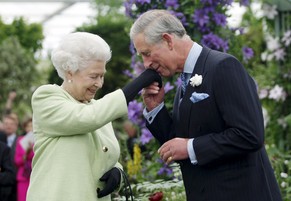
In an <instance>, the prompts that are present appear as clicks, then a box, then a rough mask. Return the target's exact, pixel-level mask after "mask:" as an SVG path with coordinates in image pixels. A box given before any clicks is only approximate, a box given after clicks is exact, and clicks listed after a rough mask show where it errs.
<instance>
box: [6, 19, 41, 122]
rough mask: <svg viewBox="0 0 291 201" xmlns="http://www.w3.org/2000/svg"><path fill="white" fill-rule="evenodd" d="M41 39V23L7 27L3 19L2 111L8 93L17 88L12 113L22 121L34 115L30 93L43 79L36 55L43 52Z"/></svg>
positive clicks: (21, 22)
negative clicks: (32, 113)
mask: <svg viewBox="0 0 291 201" xmlns="http://www.w3.org/2000/svg"><path fill="white" fill-rule="evenodd" d="M42 40H43V34H42V26H41V25H40V24H28V23H26V22H25V21H24V20H23V19H22V18H18V19H14V21H13V22H12V23H11V24H5V23H4V22H3V21H2V19H1V18H0V74H1V79H0V86H1V88H0V108H1V109H0V110H2V109H4V105H5V103H6V100H7V98H8V97H7V96H8V93H9V91H11V90H12V89H15V90H16V91H17V97H16V100H15V101H14V104H13V111H14V112H16V113H17V114H18V115H19V116H20V119H21V117H23V116H24V115H27V113H31V109H30V98H31V93H32V91H33V89H34V86H35V85H36V84H37V83H38V82H39V79H40V75H39V73H38V71H37V69H36V65H37V60H36V58H35V54H36V52H37V51H39V50H40V49H41V47H42V46H41V43H42ZM1 113H2V111H1Z"/></svg>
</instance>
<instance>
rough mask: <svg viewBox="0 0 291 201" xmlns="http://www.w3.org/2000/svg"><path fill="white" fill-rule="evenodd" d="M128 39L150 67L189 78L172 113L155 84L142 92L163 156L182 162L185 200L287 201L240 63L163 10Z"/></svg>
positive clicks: (144, 16) (147, 18) (258, 108)
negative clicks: (202, 41)
mask: <svg viewBox="0 0 291 201" xmlns="http://www.w3.org/2000/svg"><path fill="white" fill-rule="evenodd" d="M130 37H131V39H132V41H133V43H134V46H135V48H136V50H137V53H138V54H140V55H141V57H142V59H143V61H144V65H145V67H146V68H152V69H154V70H156V71H157V72H158V73H159V74H160V75H162V76H164V77H171V76H173V75H175V74H176V73H181V75H183V76H182V77H181V78H183V80H185V82H186V85H185V87H180V88H179V89H178V91H177V93H176V97H175V100H174V107H173V114H172V115H170V113H169V112H168V111H167V108H166V107H165V105H164V103H163V101H164V94H165V92H164V89H163V88H161V89H160V88H159V87H158V85H157V83H154V84H152V85H151V86H149V87H147V88H145V89H144V90H143V99H144V103H145V105H146V109H145V110H144V116H145V118H146V119H147V127H148V128H149V130H150V131H151V132H152V134H153V135H154V136H155V138H156V139H157V140H158V141H159V142H160V143H161V145H162V146H161V147H160V149H159V150H158V151H159V154H160V156H161V158H162V159H163V160H164V161H165V162H166V163H170V162H172V161H176V162H178V163H179V164H180V167H181V171H182V175H183V181H184V185H185V190H186V196H187V201H281V200H282V198H281V195H280V190H279V187H278V184H277V181H276V179H275V176H274V172H273V169H272V167H271V164H270V161H269V159H268V156H267V153H266V150H265V147H264V126H263V116H262V110H261V105H260V103H259V99H258V96H257V91H256V85H255V83H254V81H253V79H252V78H251V77H250V76H249V75H248V73H247V72H246V70H245V69H244V67H243V66H242V64H241V63H240V62H239V61H238V60H237V59H236V58H235V57H233V56H231V55H229V54H226V53H222V52H218V51H214V50H211V49H209V48H207V47H202V46H200V45H199V44H197V43H195V42H194V41H192V40H191V39H190V37H189V36H188V35H187V33H186V31H185V29H184V27H183V26H182V24H181V22H180V21H179V20H178V19H177V18H176V17H174V16H173V15H171V14H170V13H168V12H167V11H163V10H152V11H148V12H146V13H144V14H142V15H141V16H140V17H139V18H138V19H137V21H135V23H134V24H133V26H132V28H131V30H130ZM184 73H188V75H187V74H184ZM187 77H188V79H187ZM191 77H192V78H191ZM182 86H183V85H182ZM182 88H185V91H183V89H182Z"/></svg>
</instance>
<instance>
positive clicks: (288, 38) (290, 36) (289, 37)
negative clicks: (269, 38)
mask: <svg viewBox="0 0 291 201" xmlns="http://www.w3.org/2000/svg"><path fill="white" fill-rule="evenodd" d="M282 42H283V43H284V44H285V46H286V47H288V46H289V45H290V44H291V29H290V30H288V31H286V32H285V33H284V36H283V38H282Z"/></svg>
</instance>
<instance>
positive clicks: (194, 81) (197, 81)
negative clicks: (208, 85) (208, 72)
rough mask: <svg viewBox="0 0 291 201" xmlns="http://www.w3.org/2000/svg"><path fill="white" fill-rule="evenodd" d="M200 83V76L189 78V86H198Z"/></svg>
mask: <svg viewBox="0 0 291 201" xmlns="http://www.w3.org/2000/svg"><path fill="white" fill-rule="evenodd" d="M201 83H202V75H198V74H195V75H194V76H193V77H191V78H190V84H191V86H192V87H196V86H199V85H200V84H201Z"/></svg>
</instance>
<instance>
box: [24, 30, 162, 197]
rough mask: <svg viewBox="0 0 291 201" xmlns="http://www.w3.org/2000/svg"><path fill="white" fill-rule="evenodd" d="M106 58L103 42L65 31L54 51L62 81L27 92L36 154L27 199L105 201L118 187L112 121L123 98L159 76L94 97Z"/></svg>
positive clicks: (122, 111)
mask: <svg viewBox="0 0 291 201" xmlns="http://www.w3.org/2000/svg"><path fill="white" fill-rule="evenodd" d="M110 58H111V50H110V47H109V46H108V44H107V43H106V42H105V41H104V40H103V39H102V38H101V37H99V36H97V35H94V34H90V33H85V32H76V33H72V34H69V35H68V36H66V37H65V38H64V40H63V41H61V43H60V45H59V46H58V47H57V48H56V49H55V50H53V52H52V62H53V65H54V67H55V68H56V70H57V72H58V75H59V76H60V77H61V78H62V79H63V80H64V81H63V83H62V85H61V86H58V85H44V86H41V87H39V88H38V89H37V90H36V91H35V92H34V94H33V96H32V109H33V132H34V136H35V145H34V154H35V155H34V158H33V163H32V165H33V167H32V173H31V180H30V186H29V190H28V193H27V201H40V200H41V201H97V200H100V201H101V200H102V201H110V200H111V196H110V194H111V193H112V192H113V191H115V190H118V187H119V185H120V183H121V181H122V179H121V172H120V168H122V167H121V165H120V164H119V163H118V159H119V156H120V147H119V144H118V141H117V139H116V137H115V134H114V130H113V128H112V124H111V121H113V120H115V119H117V118H120V117H122V116H123V115H126V114H127V103H128V102H129V101H131V100H132V99H133V98H134V97H135V95H137V93H138V92H139V91H140V90H141V89H142V88H143V87H145V86H148V85H150V84H151V83H153V82H158V83H159V84H160V85H161V77H160V76H159V75H158V74H157V73H156V72H155V71H153V70H146V71H144V72H143V73H142V74H141V75H140V76H139V77H137V78H136V79H135V80H133V82H131V83H129V84H127V85H126V86H125V87H123V88H122V89H118V90H116V91H114V92H112V93H109V94H107V95H106V96H104V97H103V98H101V99H98V100H95V99H93V98H94V96H95V93H96V92H97V90H98V89H100V88H101V87H102V85H103V82H104V76H105V73H106V63H107V62H108V61H109V59H110ZM96 190H97V193H96Z"/></svg>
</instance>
